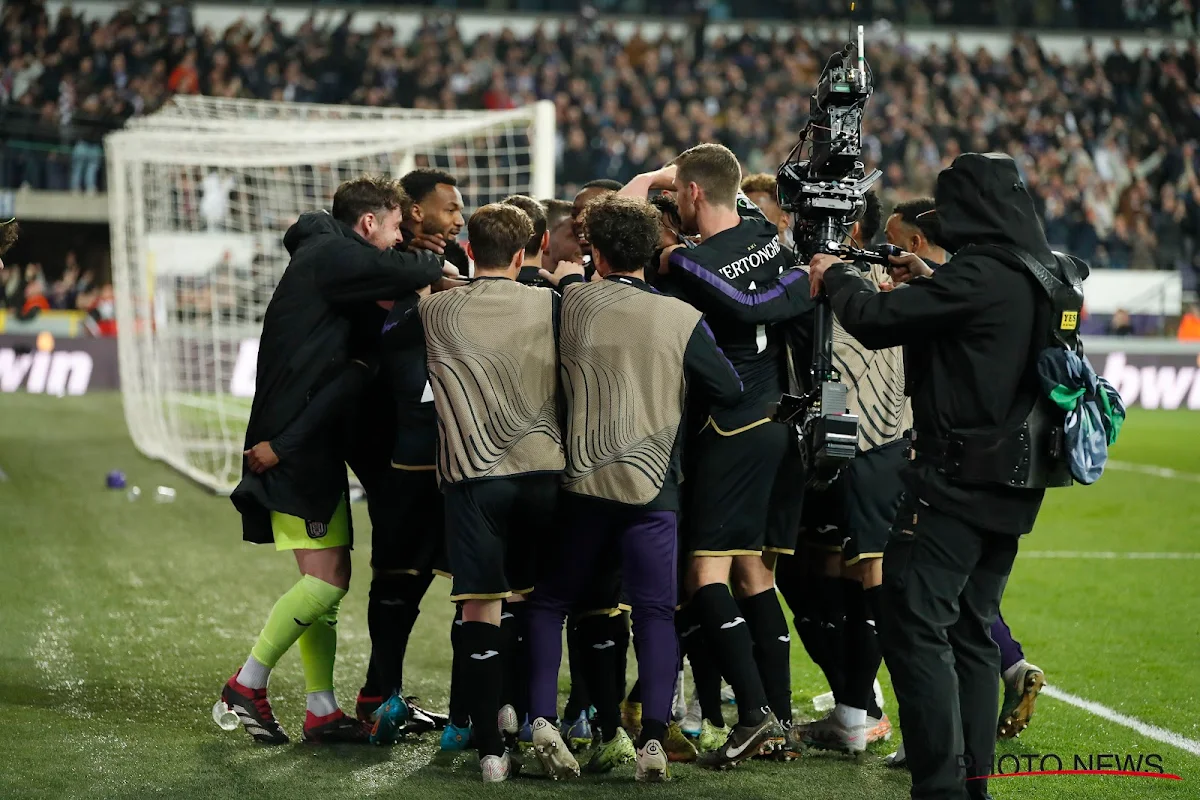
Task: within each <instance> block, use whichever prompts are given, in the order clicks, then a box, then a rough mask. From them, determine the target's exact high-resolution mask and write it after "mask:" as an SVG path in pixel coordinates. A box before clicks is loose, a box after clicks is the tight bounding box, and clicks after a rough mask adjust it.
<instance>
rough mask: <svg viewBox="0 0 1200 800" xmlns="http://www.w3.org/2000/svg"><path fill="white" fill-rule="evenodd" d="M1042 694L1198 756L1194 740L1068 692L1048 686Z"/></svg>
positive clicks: (1198, 744)
mask: <svg viewBox="0 0 1200 800" xmlns="http://www.w3.org/2000/svg"><path fill="white" fill-rule="evenodd" d="M1042 694H1044V695H1045V696H1046V697H1051V698H1053V699H1055V700H1059V701H1061V702H1063V703H1066V704H1067V705H1070V706H1075V707H1076V708H1080V709H1083V710H1084V711H1087V712H1088V713H1089V714H1095V715H1096V716H1097V717H1100V718H1101V719H1106V720H1108V721H1109V722H1115V723H1116V724H1118V725H1122V726H1124V727H1126V728H1129V729H1130V730H1132V731H1137V732H1138V733H1140V734H1141V735H1142V736H1145V737H1146V738H1147V739H1153V740H1154V741H1156V742H1162V743H1163V744H1169V745H1171V746H1172V747H1178V748H1179V749H1180V750H1183V751H1185V752H1188V753H1191V754H1192V755H1194V756H1200V741H1196V740H1195V739H1189V738H1187V737H1186V736H1181V735H1179V734H1178V733H1175V732H1174V731H1169V730H1167V729H1166V728H1160V727H1158V726H1157V725H1151V724H1149V723H1146V722H1142V721H1141V720H1140V719H1134V718H1133V717H1130V716H1127V715H1125V714H1122V713H1121V712H1120V711H1115V710H1113V709H1111V708H1109V707H1108V706H1104V705H1101V704H1099V703H1095V702H1092V701H1091V700H1088V699H1086V698H1083V697H1079V696H1078V695H1073V694H1071V693H1070V692H1066V691H1063V690H1062V689H1058V688H1055V687H1054V686H1051V685H1049V684H1047V685H1046V686H1045V688H1043V689H1042Z"/></svg>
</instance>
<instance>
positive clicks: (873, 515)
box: [838, 439, 909, 564]
mask: <svg viewBox="0 0 1200 800" xmlns="http://www.w3.org/2000/svg"><path fill="white" fill-rule="evenodd" d="M908 444H909V443H908V440H907V439H901V440H899V441H896V442H892V443H891V444H885V445H883V446H882V447H877V448H875V449H874V450H868V451H867V452H865V453H859V454H858V455H856V456H855V457H854V459H853V460H851V462H850V464H849V465H848V466H847V467H846V469H845V471H844V472H843V474H842V477H841V479H840V480H839V481H838V483H840V484H841V486H842V502H843V503H844V504H845V510H846V526H845V528H844V529H843V543H842V553H843V557H844V558H845V560H846V563H847V564H854V563H857V562H858V561H861V560H862V559H864V558H883V547H884V545H886V544H887V541H888V532H889V531H890V530H891V528H892V523H893V522H894V521H895V519H896V510H897V509H898V508H899V507H900V496H901V495H902V494H904V484H903V481H901V479H900V473H901V472H902V471H903V469H904V467H905V464H906V463H907V461H906V452H907V450H908Z"/></svg>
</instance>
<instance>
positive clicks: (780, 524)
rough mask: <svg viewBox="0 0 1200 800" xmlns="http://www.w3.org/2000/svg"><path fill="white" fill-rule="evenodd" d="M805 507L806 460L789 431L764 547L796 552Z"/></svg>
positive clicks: (768, 519) (787, 552) (780, 464)
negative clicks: (803, 458) (801, 455)
mask: <svg viewBox="0 0 1200 800" xmlns="http://www.w3.org/2000/svg"><path fill="white" fill-rule="evenodd" d="M803 510H804V462H803V461H802V460H801V457H800V445H799V443H798V442H797V441H796V437H795V435H793V433H792V432H791V431H790V430H789V431H788V443H787V449H786V450H785V451H784V453H783V460H782V461H780V463H779V472H778V474H777V475H776V476H775V484H774V485H773V486H772V487H771V502H770V508H769V509H768V514H769V516H768V517H767V538H766V542H765V545H764V547H763V549H764V550H767V551H769V552H772V553H782V554H784V555H791V554H792V553H794V552H796V538H797V536H799V534H800V516H801V513H802V512H803Z"/></svg>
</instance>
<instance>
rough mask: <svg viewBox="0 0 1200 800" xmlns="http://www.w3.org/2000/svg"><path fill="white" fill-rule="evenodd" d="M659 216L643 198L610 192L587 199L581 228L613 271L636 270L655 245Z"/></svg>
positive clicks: (652, 253) (647, 258)
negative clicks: (591, 199) (590, 199)
mask: <svg viewBox="0 0 1200 800" xmlns="http://www.w3.org/2000/svg"><path fill="white" fill-rule="evenodd" d="M659 219H660V215H659V211H658V209H656V208H655V207H654V206H652V205H650V204H649V203H647V202H646V201H645V200H639V199H637V198H634V197H620V196H618V195H615V194H611V195H606V196H604V197H599V198H597V199H595V200H593V201H592V202H591V203H588V205H587V208H585V209H584V212H583V231H584V235H585V236H586V237H587V240H588V241H589V242H591V243H592V248H593V249H595V250H596V252H598V253H600V255H602V256H604V260H605V261H607V262H608V265H609V268H610V269H611V270H612V271H613V272H636V271H637V270H639V269H641V268H642V267H644V266H645V264H646V262H647V261H649V260H650V258H651V257H652V256H653V255H654V251H655V250H657V249H658V238H659V237H658V225H659Z"/></svg>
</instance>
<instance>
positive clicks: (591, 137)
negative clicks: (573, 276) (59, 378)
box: [0, 0, 1200, 289]
mask: <svg viewBox="0 0 1200 800" xmlns="http://www.w3.org/2000/svg"><path fill="white" fill-rule="evenodd" d="M469 5H470V4H469V3H468V4H460V6H461V7H467V6H469ZM501 5H509V6H512V7H513V8H516V9H520V10H527V9H545V8H548V7H552V6H553V3H552V2H551V3H546V2H538V1H537V0H535V1H533V2H519V1H518V2H514V3H508V4H503V3H502V4H501ZM597 5H598V6H599V7H600V8H601V10H604V8H605V7H606V5H605V4H604V3H599V4H597ZM608 5H611V3H610V4H608ZM709 5H710V8H709V10H708V11H709V17H710V18H720V17H721V16H722V14H723V12H722V11H721V9H722V8H724V7H725V4H722V3H716V4H715V5H714V4H709ZM743 5H746V6H747V7H755V8H757V6H755V4H754V3H748V4H741V3H739V4H738V9H739V13H740V12H741V11H742V10H743V9H742V6H743ZM771 5H772V7H774V8H775V11H774V13H775V14H776V15H778V14H780V12H781V11H782V12H784V13H791V12H795V13H807V14H809V15H812V16H821V15H822V14H831V13H833V12H836V11H837V10H838V8H840V7H841V6H842V3H840V2H825V1H824V0H822V1H821V2H813V1H803V0H802V1H800V2H792V3H782V4H781V3H774V4H771ZM868 5H869V6H871V7H870V8H868V9H867V10H868V13H869V14H870V13H874V14H877V15H885V16H886V15H891V17H892V18H894V19H897V20H901V21H910V22H920V21H929V22H951V23H956V24H959V23H962V24H967V23H970V22H975V23H979V24H984V23H989V24H999V23H1006V22H1012V23H1020V22H1029V23H1037V24H1040V25H1045V26H1054V25H1063V24H1066V25H1072V24H1073V25H1080V24H1085V23H1086V24H1099V23H1098V20H1099V22H1107V23H1110V24H1108V25H1107V27H1110V28H1111V27H1125V28H1126V29H1128V30H1135V29H1145V28H1150V27H1158V28H1166V29H1174V30H1181V29H1182V30H1187V29H1190V28H1189V26H1190V25H1191V24H1192V23H1193V22H1194V17H1195V13H1194V12H1190V11H1187V7H1188V4H1186V3H1184V4H1180V3H1140V4H1129V3H1124V4H1122V3H1119V2H1116V3H1110V2H1099V3H1096V4H1088V5H1089V8H1091V7H1092V6H1093V5H1094V9H1093V11H1094V12H1095V13H1094V14H1093V13H1092V12H1091V11H1089V14H1088V15H1084V14H1082V12H1081V10H1080V9H1081V7H1082V5H1083V4H1080V3H1078V2H1075V3H1072V2H1033V1H1032V0H1031V1H1030V2H1016V3H1004V4H999V3H989V2H982V3H977V4H962V3H957V4H949V3H943V2H926V3H921V2H908V3H905V2H900V1H899V0H875V2H874V3H873V4H868ZM634 6H637V7H638V9H637V10H646V11H651V12H660V13H668V12H673V13H680V12H682V11H686V10H689V9H694V7H695V6H696V4H694V3H679V2H674V3H672V2H654V0H648V1H647V2H642V3H634ZM489 7H490V8H494V7H495V4H490V5H489ZM968 7H970V8H969V9H968ZM622 8H624V6H623V7H622ZM922 9H923V11H922ZM955 9H957V10H955ZM964 9H968V10H964ZM1180 9H1183V10H1182V11H1181V10H1180ZM726 10H728V9H726ZM943 12H946V13H943ZM763 13H767V12H766V11H764V12H763ZM963 14H966V15H967V16H962V15H963ZM1189 14H1190V17H1189ZM1128 15H1133V16H1128ZM348 19H349V18H348V17H347V19H346V21H343V22H342V23H341V24H334V25H330V26H329V27H328V28H322V27H318V26H316V25H314V24H313V23H312V22H311V21H310V22H308V23H306V24H304V25H302V26H300V28H299V29H296V30H285V29H284V28H283V26H282V25H280V24H279V23H278V22H275V21H273V20H272V19H271V18H270V17H268V18H267V21H266V22H265V23H264V24H263V26H262V27H259V28H256V29H252V28H251V27H249V26H248V25H247V24H245V23H243V24H240V25H235V26H232V27H230V28H229V29H227V30H224V31H214V30H211V29H209V28H204V29H199V30H197V29H196V27H195V26H194V25H193V22H192V17H191V15H190V13H189V12H188V9H187V8H186V7H185V6H177V7H173V8H167V9H164V10H163V11H161V12H159V13H158V14H156V15H146V14H135V12H133V11H128V10H127V11H122V12H120V13H117V14H116V15H115V16H113V17H111V18H108V19H97V18H93V17H89V16H87V11H86V7H84V6H80V7H79V8H78V13H76V12H72V11H70V10H69V9H65V10H63V11H62V12H61V13H60V14H59V15H58V16H57V17H55V18H53V19H51V18H49V16H48V15H47V13H46V11H45V8H44V7H43V6H42V4H40V3H36V2H34V3H28V4H13V3H10V4H8V5H7V6H6V7H5V8H4V11H3V19H2V20H0V22H2V24H0V52H3V53H4V54H5V55H4V59H5V61H4V62H3V63H2V64H0V130H2V131H3V135H2V137H0V138H2V140H3V142H2V153H0V187H9V188H16V187H20V186H22V185H29V186H32V187H34V188H41V189H50V190H64V191H87V192H94V191H102V190H103V188H104V171H103V168H102V158H103V151H102V148H101V145H100V142H101V141H102V138H103V135H104V133H105V132H106V131H107V130H110V129H112V128H114V127H118V126H120V125H121V124H122V123H123V122H124V121H125V120H127V119H128V118H130V117H132V116H136V115H140V114H145V113H148V112H150V111H153V110H154V109H156V108H158V107H159V106H160V105H161V104H162V103H164V102H165V101H166V100H167V99H168V98H169V97H170V96H171V95H172V94H174V93H203V94H209V95H215V96H221V97H251V98H254V97H257V98H271V99H275V100H285V101H291V100H296V101H316V102H350V103H358V104H366V105H402V106H413V107H430V108H451V109H453V108H507V107H512V106H514V105H520V104H525V103H529V102H532V101H534V100H536V99H544V98H548V99H552V100H553V101H554V102H555V103H556V105H557V107H558V126H559V137H560V143H559V149H560V156H559V163H558V180H559V194H560V196H568V197H569V196H570V195H571V193H572V192H573V191H574V190H575V189H576V188H577V187H578V186H579V185H581V184H582V183H584V182H586V181H588V180H590V179H593V178H597V177H608V178H615V179H617V180H626V179H628V178H630V177H632V176H633V175H634V174H636V173H638V172H640V171H643V170H645V169H647V168H651V167H654V166H657V165H659V164H661V163H663V162H664V161H665V160H667V159H669V158H671V157H672V156H673V155H674V154H675V153H676V152H678V151H679V150H681V149H683V148H685V147H687V146H689V145H690V144H693V143H695V142H697V141H721V142H723V143H725V144H726V145H728V146H729V147H730V148H731V149H733V150H734V152H735V153H737V155H738V156H739V158H740V159H741V160H742V163H743V165H744V167H745V169H746V170H747V171H748V172H758V171H773V170H774V169H775V167H776V166H777V165H778V163H779V162H780V160H781V159H782V158H783V157H784V156H785V155H786V154H787V152H788V150H789V149H790V148H791V146H792V144H793V143H794V141H795V136H796V131H797V130H798V129H799V127H800V126H801V124H802V122H803V119H804V115H805V112H806V110H807V102H808V97H807V93H808V91H809V90H810V88H811V86H812V85H813V83H814V79H815V77H816V75H817V74H818V72H819V69H820V66H821V63H820V61H821V57H822V54H823V53H826V52H827V51H828V44H829V43H827V42H816V41H809V40H806V39H804V38H801V37H800V36H799V35H794V36H790V37H784V36H781V35H776V34H772V36H771V38H756V37H751V36H748V35H747V36H744V37H742V38H738V39H727V38H723V37H717V38H715V39H714V38H712V37H708V40H707V41H706V38H705V37H704V36H703V35H701V34H702V32H700V27H693V30H692V34H691V35H687V36H682V37H676V38H668V37H666V36H665V35H664V38H661V39H655V40H649V39H647V38H644V37H643V36H642V35H641V34H640V32H635V33H634V34H633V35H632V36H630V37H628V38H626V39H623V40H622V39H618V38H617V36H616V34H615V33H614V32H613V29H612V28H611V27H610V26H606V25H600V24H594V23H591V22H590V21H589V17H588V16H587V15H584V16H581V17H579V18H577V19H576V22H575V24H565V25H561V26H558V27H557V28H556V29H554V30H551V29H550V27H545V28H539V29H538V30H537V32H536V33H535V34H534V35H532V36H531V37H530V38H526V39H522V38H519V37H518V36H517V35H516V34H515V33H513V31H511V30H509V29H507V28H506V29H503V30H500V31H498V32H497V33H495V34H490V35H484V36H481V37H479V38H477V39H474V40H472V41H464V39H463V37H462V36H461V35H460V33H459V31H458V29H457V27H456V26H455V24H454V21H453V18H452V17H445V16H438V17H429V18H428V19H427V21H426V24H425V25H424V27H422V28H421V29H420V30H419V31H418V32H417V34H416V35H415V36H414V37H412V38H411V39H407V40H404V41H401V40H399V39H398V38H397V35H396V32H395V30H394V29H393V28H390V27H387V26H385V25H379V26H378V27H376V28H375V30H374V31H372V32H370V33H368V34H365V35H364V34H361V33H359V32H356V31H353V30H351V28H350V26H349V24H348ZM689 19H691V18H689ZM693 21H694V20H693ZM699 25H700V26H701V27H702V25H703V22H700V23H699ZM898 41H899V43H898V44H896V45H895V46H890V47H887V46H883V45H880V46H879V47H877V48H875V49H874V50H873V52H872V54H871V60H872V64H873V66H874V69H875V72H876V76H877V86H878V89H877V92H876V95H875V98H874V99H873V101H872V103H873V106H872V109H873V111H872V113H871V114H870V115H869V117H868V125H867V132H868V141H867V150H868V152H869V154H870V160H871V161H872V162H873V163H875V164H879V165H881V166H882V167H883V168H884V169H885V170H886V179H885V188H884V193H885V195H886V197H885V206H888V207H890V204H891V203H893V202H895V201H898V200H902V199H905V198H908V197H912V196H918V195H922V194H928V193H930V192H931V190H932V182H933V178H934V176H935V175H936V173H937V171H938V170H939V169H940V168H942V167H943V166H944V165H946V164H948V163H949V162H950V161H951V160H952V159H953V158H954V156H955V155H957V154H958V153H959V152H962V151H964V150H1003V151H1005V152H1008V153H1011V154H1012V155H1014V156H1015V157H1016V158H1017V159H1018V161H1019V163H1020V165H1021V168H1022V170H1023V172H1024V176H1025V179H1026V180H1027V182H1028V183H1029V185H1030V186H1031V187H1033V188H1034V189H1035V193H1036V196H1037V199H1038V203H1039V205H1040V207H1041V211H1042V214H1043V217H1044V220H1045V225H1046V229H1047V235H1048V237H1049V239H1050V241H1051V242H1052V243H1053V244H1055V245H1057V246H1060V247H1062V248H1064V249H1068V250H1070V251H1072V252H1074V253H1076V254H1078V255H1079V256H1081V257H1083V258H1085V259H1087V260H1089V261H1090V262H1092V263H1093V264H1095V265H1096V266H1102V267H1103V266H1107V267H1115V268H1134V269H1179V270H1182V271H1183V273H1184V281H1185V286H1186V288H1188V289H1191V288H1193V287H1194V285H1195V275H1194V274H1195V270H1196V269H1197V265H1198V264H1200V247H1198V246H1197V242H1198V240H1200V177H1198V176H1200V153H1198V152H1197V147H1196V142H1197V139H1198V138H1200V72H1198V70H1200V45H1198V44H1197V42H1196V40H1195V39H1194V38H1193V39H1192V41H1191V43H1190V45H1189V46H1187V47H1186V48H1177V47H1175V46H1174V45H1171V44H1168V45H1166V46H1165V47H1164V48H1163V49H1162V50H1161V52H1159V53H1152V52H1151V51H1150V50H1148V49H1147V50H1144V51H1142V52H1126V51H1125V49H1123V48H1122V47H1121V46H1120V43H1119V42H1114V46H1113V47H1112V48H1111V49H1109V48H1106V53H1105V55H1104V56H1103V57H1101V56H1100V55H1099V54H1098V53H1097V51H1096V49H1095V48H1094V47H1093V45H1092V43H1091V42H1088V44H1087V46H1086V48H1085V49H1084V51H1083V55H1082V57H1081V58H1080V59H1078V60H1075V61H1073V62H1072V63H1064V62H1063V60H1062V59H1061V58H1060V57H1058V56H1057V55H1054V54H1048V53H1046V52H1044V51H1043V50H1042V49H1041V47H1040V46H1039V44H1038V42H1037V40H1036V39H1034V38H1033V37H1031V36H1028V35H1023V34H1017V35H1015V36H1014V37H1013V39H1012V46H1011V49H1010V50H1009V52H1008V53H1007V55H1004V56H1002V57H997V56H993V55H991V54H989V53H988V52H987V51H986V50H984V49H982V48H981V49H980V50H978V51H976V52H966V51H963V50H960V49H959V48H958V47H957V46H956V45H954V46H951V47H950V48H949V49H945V50H938V49H936V48H930V49H928V50H917V49H915V48H913V47H910V46H908V45H907V44H906V43H905V41H904V39H903V37H899V40H898Z"/></svg>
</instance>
